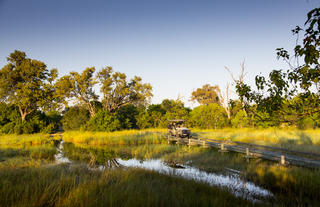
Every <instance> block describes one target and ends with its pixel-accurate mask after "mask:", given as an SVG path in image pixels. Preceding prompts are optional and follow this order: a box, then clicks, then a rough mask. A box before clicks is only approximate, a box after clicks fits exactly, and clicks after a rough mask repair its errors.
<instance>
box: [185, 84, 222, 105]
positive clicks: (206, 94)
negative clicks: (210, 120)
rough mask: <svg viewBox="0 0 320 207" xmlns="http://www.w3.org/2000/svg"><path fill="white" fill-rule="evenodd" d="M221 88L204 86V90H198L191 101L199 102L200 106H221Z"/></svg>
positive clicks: (194, 92)
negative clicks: (214, 104)
mask: <svg viewBox="0 0 320 207" xmlns="http://www.w3.org/2000/svg"><path fill="white" fill-rule="evenodd" d="M219 92H220V88H219V86H218V85H214V86H211V85H209V84H206V85H203V86H202V88H197V89H196V90H195V91H193V92H192V94H191V100H192V101H197V102H198V103H199V104H200V105H208V104H210V103H217V104H220V101H219Z"/></svg>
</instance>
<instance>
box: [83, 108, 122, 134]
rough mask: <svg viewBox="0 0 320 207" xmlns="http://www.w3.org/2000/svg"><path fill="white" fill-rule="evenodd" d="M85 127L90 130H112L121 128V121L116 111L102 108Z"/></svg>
mask: <svg viewBox="0 0 320 207" xmlns="http://www.w3.org/2000/svg"><path fill="white" fill-rule="evenodd" d="M85 129H86V130H88V131H107V132H112V131H116V130H120V129H121V122H120V120H119V118H118V117H117V114H116V113H110V112H107V111H103V110H101V111H99V112H98V113H97V114H96V115H95V116H94V117H91V119H90V120H89V121H88V123H87V124H86V126H85Z"/></svg>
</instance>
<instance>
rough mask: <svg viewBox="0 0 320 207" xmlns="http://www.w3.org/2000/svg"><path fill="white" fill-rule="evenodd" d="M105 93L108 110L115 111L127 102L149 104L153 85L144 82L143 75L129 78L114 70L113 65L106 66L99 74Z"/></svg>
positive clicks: (98, 77) (105, 103)
mask: <svg viewBox="0 0 320 207" xmlns="http://www.w3.org/2000/svg"><path fill="white" fill-rule="evenodd" d="M97 79H98V80H99V83H100V85H101V89H100V91H101V93H102V94H103V100H102V103H103V106H104V107H105V109H106V110H107V111H110V112H112V111H115V110H117V109H118V108H120V107H121V106H125V105H127V104H134V105H136V106H138V105H147V104H148V103H149V101H150V98H151V97H152V86H151V85H150V84H149V83H142V79H141V77H138V76H135V77H134V78H133V79H131V80H127V76H126V74H124V73H120V72H114V71H113V69H112V67H105V68H102V70H101V71H100V72H99V73H98V74H97Z"/></svg>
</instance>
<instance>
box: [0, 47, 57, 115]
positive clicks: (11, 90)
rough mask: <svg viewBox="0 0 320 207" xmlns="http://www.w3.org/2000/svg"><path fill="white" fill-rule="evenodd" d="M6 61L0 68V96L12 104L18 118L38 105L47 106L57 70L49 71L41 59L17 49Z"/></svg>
mask: <svg viewBox="0 0 320 207" xmlns="http://www.w3.org/2000/svg"><path fill="white" fill-rule="evenodd" d="M7 61H8V62H9V63H8V64H7V65H5V66H4V67H3V68H2V69H1V70H0V100H1V101H3V102H5V103H9V104H12V105H16V106H17V107H18V109H19V113H20V116H21V120H22V121H25V119H26V116H27V115H28V114H30V113H32V112H33V111H35V110H37V109H39V108H43V109H45V108H51V107H50V106H49V105H52V103H53V98H54V88H53V82H54V80H55V79H56V77H57V75H58V74H57V70H56V69H52V70H50V71H49V70H48V69H47V66H46V65H45V64H44V63H43V62H41V61H39V60H34V59H30V58H27V56H26V54H25V52H21V51H18V50H15V51H14V52H13V53H11V54H10V55H9V57H8V58H7Z"/></svg>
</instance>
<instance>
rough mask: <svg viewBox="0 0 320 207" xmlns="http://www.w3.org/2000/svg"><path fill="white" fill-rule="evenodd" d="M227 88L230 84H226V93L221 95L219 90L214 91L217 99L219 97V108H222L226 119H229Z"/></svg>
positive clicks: (229, 108)
mask: <svg viewBox="0 0 320 207" xmlns="http://www.w3.org/2000/svg"><path fill="white" fill-rule="evenodd" d="M229 86H230V84H229V83H227V85H226V91H225V93H223V92H222V91H221V90H220V89H219V88H218V89H217V90H216V91H217V94H218V97H219V102H220V104H221V106H222V107H223V108H224V110H225V111H226V112H227V116H228V119H229V120H230V119H231V107H230V104H229Z"/></svg>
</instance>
